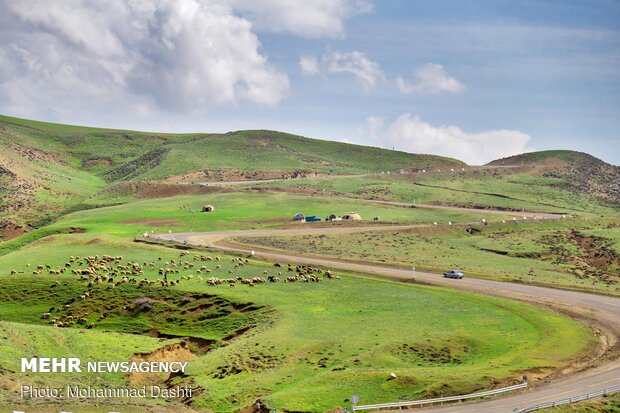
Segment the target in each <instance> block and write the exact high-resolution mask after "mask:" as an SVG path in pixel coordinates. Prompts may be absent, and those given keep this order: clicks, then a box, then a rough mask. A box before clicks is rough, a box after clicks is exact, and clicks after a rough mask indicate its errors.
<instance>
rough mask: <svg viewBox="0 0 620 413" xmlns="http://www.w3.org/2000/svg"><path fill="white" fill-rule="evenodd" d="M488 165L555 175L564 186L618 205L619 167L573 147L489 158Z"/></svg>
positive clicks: (548, 175)
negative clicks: (566, 149) (495, 158)
mask: <svg viewBox="0 0 620 413" xmlns="http://www.w3.org/2000/svg"><path fill="white" fill-rule="evenodd" d="M487 165H489V166H517V167H519V168H520V169H521V170H524V171H527V172H528V173H531V174H532V175H535V176H542V177H546V178H558V179H559V180H560V182H559V183H558V185H561V186H562V187H564V188H567V189H569V190H572V191H573V192H577V193H586V194H589V195H592V196H594V197H596V198H598V199H601V200H603V201H606V202H609V203H611V204H615V205H620V167H618V166H615V165H610V164H608V163H606V162H604V161H602V160H600V159H598V158H595V157H594V156H592V155H589V154H587V153H583V152H575V151H561V150H556V151H540V152H530V153H524V154H521V155H515V156H511V157H508V158H502V159H498V160H495V161H492V162H489V163H488V164H487Z"/></svg>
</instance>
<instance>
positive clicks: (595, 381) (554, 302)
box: [159, 225, 620, 413]
mask: <svg viewBox="0 0 620 413" xmlns="http://www.w3.org/2000/svg"><path fill="white" fill-rule="evenodd" d="M410 227H415V226H411V225H409V226H398V227H397V226H393V227H378V226H372V227H361V228H358V229H355V228H351V227H338V228H312V229H310V228H308V229H294V230H280V229H274V230H268V229H263V230H243V231H227V232H226V231H220V232H204V233H192V232H190V233H178V234H161V235H159V237H160V238H162V239H167V240H171V241H177V242H187V243H188V244H193V245H202V246H204V245H209V246H211V247H213V248H217V249H220V250H223V251H230V252H238V253H247V254H250V253H251V251H250V250H249V249H248V248H245V247H237V246H231V245H218V244H214V242H216V241H218V240H222V239H223V238H225V237H228V236H252V235H260V236H265V235H272V236H273V235H284V234H291V233H297V234H300V233H313V234H319V233H334V232H342V233H346V232H347V231H349V232H350V231H353V230H359V231H380V230H389V229H405V228H410ZM302 231H303V232H302ZM256 256H257V257H260V258H263V259H267V260H273V261H278V262H290V263H295V264H308V265H318V266H325V267H329V268H338V269H342V270H350V271H356V272H364V273H371V274H377V275H381V276H387V277H391V278H395V279H402V280H410V279H411V278H412V276H413V274H412V271H408V270H403V269H397V268H390V267H383V266H379V265H374V264H362V263H352V262H343V261H338V260H336V259H328V258H317V257H304V256H300V255H295V254H293V253H289V252H284V251H283V252H269V251H256ZM415 278H416V281H421V282H424V283H428V284H434V285H440V286H448V287H450V288H456V289H460V290H465V291H470V292H475V293H482V294H487V295H493V296H499V297H505V298H510V299H519V300H525V301H529V302H533V303H537V304H544V305H548V306H551V307H553V308H556V309H560V310H564V311H568V312H573V313H582V314H588V315H589V316H591V318H593V319H595V320H597V321H598V322H599V323H600V325H601V326H603V328H604V330H605V332H606V335H607V341H608V345H609V346H610V347H611V346H614V345H616V343H617V339H618V334H619V332H620V299H618V298H614V297H607V296H600V295H594V294H588V293H583V292H576V291H566V290H558V289H552V288H545V287H538V286H531V285H524V284H515V283H504V282H499V281H489V280H480V279H473V278H465V279H463V280H452V279H445V278H443V277H441V276H440V275H438V274H432V273H426V272H420V271H418V272H416V276H415ZM616 385H620V360H618V359H613V360H608V361H606V362H605V364H603V365H601V366H599V367H596V368H589V369H585V370H583V371H580V372H577V373H571V374H569V375H567V376H565V377H563V378H560V379H557V380H553V381H552V382H550V383H544V384H536V387H535V388H533V389H530V390H528V391H525V392H522V393H519V394H515V395H510V396H507V397H503V398H499V399H494V400H490V401H481V402H476V403H467V404H457V405H454V404H453V405H449V406H446V407H430V408H425V409H423V411H424V412H432V413H448V412H476V413H509V412H512V411H513V409H514V408H516V407H518V408H523V407H527V406H530V405H533V404H538V403H543V402H549V401H554V400H559V399H564V398H567V397H573V396H578V395H581V394H583V393H586V392H589V391H595V390H600V389H603V388H606V387H611V386H616ZM368 402H369V403H371V402H372V401H370V400H369V401H368ZM412 411H420V410H419V409H415V410H412Z"/></svg>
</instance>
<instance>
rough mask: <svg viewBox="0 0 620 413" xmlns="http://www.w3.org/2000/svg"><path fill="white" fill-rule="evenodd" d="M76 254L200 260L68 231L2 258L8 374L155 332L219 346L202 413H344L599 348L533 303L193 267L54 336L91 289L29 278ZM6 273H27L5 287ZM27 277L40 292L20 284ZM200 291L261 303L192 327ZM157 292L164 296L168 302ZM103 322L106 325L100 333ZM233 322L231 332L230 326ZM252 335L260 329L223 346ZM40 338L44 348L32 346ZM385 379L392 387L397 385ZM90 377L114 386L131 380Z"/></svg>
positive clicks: (119, 351)
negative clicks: (245, 411) (261, 406)
mask: <svg viewBox="0 0 620 413" xmlns="http://www.w3.org/2000/svg"><path fill="white" fill-rule="evenodd" d="M76 251H79V252H80V255H82V256H86V255H96V254H98V255H100V256H102V255H104V254H108V255H113V256H114V255H122V256H123V260H124V261H127V260H131V261H133V262H140V263H142V262H146V263H149V262H153V263H155V268H154V269H149V270H146V271H145V274H144V278H147V279H150V280H156V279H158V278H159V279H161V275H159V274H158V273H157V269H156V268H157V267H158V266H159V265H160V264H159V263H160V262H161V263H163V262H166V263H169V262H171V261H172V260H174V259H176V260H177V261H180V260H183V259H189V260H191V257H192V256H193V255H194V254H190V255H189V256H186V257H185V258H182V257H180V253H179V251H178V250H173V249H169V248H163V247H157V246H150V245H144V244H136V243H132V242H130V241H125V240H123V239H121V238H118V237H114V236H109V235H100V236H94V235H90V234H72V235H55V236H52V237H48V238H46V239H43V240H39V241H36V242H34V243H32V244H30V245H28V246H26V247H23V248H21V249H20V250H19V251H16V252H13V253H10V254H7V255H4V256H2V257H0V268H2V269H3V270H2V272H3V273H4V274H2V276H1V277H0V285H1V287H2V290H3V291H10V293H5V294H7V297H5V298H4V299H3V300H2V304H1V305H0V319H2V320H5V321H3V324H2V328H4V329H5V331H6V332H7V333H6V334H3V335H2V338H1V341H2V342H1V344H2V346H3V348H7V349H10V351H6V352H5V351H3V352H2V353H1V354H0V366H2V367H3V368H4V369H6V370H7V371H16V368H17V366H16V365H15V363H16V362H17V360H18V359H19V357H23V356H29V355H33V354H50V353H53V354H55V353H56V352H57V351H58V349H59V348H63V346H66V347H67V349H66V354H71V355H74V356H76V357H85V358H88V357H92V354H97V359H104V358H105V357H108V356H109V357H111V358H112V359H113V360H118V359H127V358H129V357H131V355H132V354H133V353H135V352H144V351H151V350H153V349H155V348H156V347H158V346H162V345H165V344H166V343H169V342H170V341H169V340H168V341H162V340H161V339H156V338H154V337H151V336H150V335H149V334H148V333H146V332H147V331H151V330H152V327H153V326H157V327H158V328H159V329H160V331H162V332H163V333H166V334H167V335H168V336H170V335H173V336H174V335H178V336H180V337H181V336H183V337H187V336H189V337H199V338H204V339H209V340H212V341H213V343H212V344H211V345H210V348H209V351H207V352H206V353H204V354H201V353H200V352H198V353H197V354H196V358H195V359H193V360H192V361H191V362H190V365H189V372H188V374H189V378H190V379H192V380H193V382H194V383H195V385H196V386H198V387H200V388H203V389H204V390H205V392H204V393H202V394H201V395H200V396H198V397H197V398H196V399H195V401H194V407H210V408H212V409H213V410H214V411H221V412H228V411H233V410H236V409H238V408H239V407H242V406H245V405H248V404H252V403H253V402H254V401H255V400H256V399H258V398H260V399H262V400H265V401H266V402H267V403H268V404H269V405H270V406H274V407H278V408H281V409H286V410H289V411H325V410H327V409H329V408H331V407H333V406H338V405H339V406H344V405H347V399H348V398H349V397H350V395H351V394H359V395H360V397H361V399H362V401H364V402H369V403H370V402H381V401H391V400H395V399H397V398H399V397H404V396H406V397H408V398H421V397H427V396H431V395H435V394H437V392H438V391H439V389H441V390H442V391H443V392H444V394H457V393H464V392H470V391H475V390H479V389H484V388H489V387H490V386H492V383H494V382H501V381H506V380H507V381H512V380H517V379H518V378H519V377H521V376H522V375H523V374H524V373H527V371H528V370H530V369H533V370H536V371H537V372H538V373H540V372H541V371H551V370H552V369H553V368H555V367H559V366H561V365H564V364H566V363H567V362H569V360H571V359H574V358H576V357H581V356H583V355H585V354H586V353H587V352H588V351H589V349H590V348H591V346H593V345H594V344H595V342H596V339H595V337H594V336H593V335H592V333H591V332H590V331H589V330H588V329H587V328H586V327H584V326H582V325H581V324H579V323H578V322H576V321H573V320H570V319H568V318H566V317H564V316H561V315H558V314H554V313H552V312H549V311H546V310H543V309H539V308H536V307H533V306H530V305H526V304H522V303H517V302H511V301H506V300H498V299H493V298H488V297H483V296H479V295H473V294H466V293H460V292H456V291H452V290H448V289H442V288H436V287H425V286H419V285H411V284H403V283H398V282H393V281H387V280H381V279H376V278H372V277H364V276H359V275H355V274H348V273H342V272H336V273H337V275H338V276H339V277H340V279H331V280H330V279H327V278H325V279H324V281H323V282H321V283H283V282H280V283H273V284H270V283H268V284H264V285H257V286H256V287H254V288H248V287H247V286H242V285H238V286H236V287H235V288H230V287H228V285H218V286H210V285H208V284H207V283H206V282H205V280H206V275H204V279H202V280H201V279H200V278H199V277H198V275H199V274H197V272H196V271H195V270H181V271H180V273H179V274H174V275H171V276H169V277H170V278H171V279H178V280H179V284H178V285H176V286H173V287H168V289H161V287H158V286H157V285H155V286H149V287H136V286H132V285H128V284H123V285H119V286H117V287H114V288H112V287H109V286H106V285H96V286H94V287H91V288H90V289H91V290H94V291H95V293H93V294H92V296H91V297H88V298H86V299H85V300H83V301H81V300H78V301H76V302H75V303H74V304H72V306H73V307H74V308H75V309H76V311H82V310H87V312H88V313H89V315H88V316H87V317H91V318H92V320H94V321H95V322H96V323H97V325H96V326H95V327H94V328H91V329H85V328H84V327H80V326H72V327H68V328H64V329H58V328H53V327H49V326H48V322H49V320H47V319H41V318H40V314H41V313H42V312H46V311H47V310H49V308H48V307H59V306H60V307H62V305H63V304H64V303H65V302H66V301H67V299H68V298H69V297H76V296H78V295H79V294H80V293H82V292H83V291H84V290H87V289H88V287H87V286H86V282H79V281H77V280H76V277H75V276H74V275H49V274H46V273H44V274H41V275H37V276H32V275H30V271H31V270H32V269H33V268H36V266H37V265H43V264H46V265H50V267H51V268H52V269H54V268H61V267H62V266H63V264H64V263H65V262H66V261H67V258H68V257H69V256H71V255H74V254H76ZM205 253H208V252H198V253H197V254H205ZM211 255H213V257H215V254H211ZM159 258H161V260H160V259H159ZM28 264H30V265H28ZM206 265H207V266H208V267H209V268H210V269H211V270H212V273H211V274H210V275H211V276H218V277H223V278H232V277H234V276H238V275H242V276H244V277H250V276H264V277H266V275H265V274H264V272H265V271H266V272H267V273H268V274H276V270H280V269H279V268H276V267H274V266H273V265H272V263H263V262H260V261H254V260H251V261H250V262H248V263H246V265H245V266H243V267H236V266H235V264H234V262H233V260H232V259H231V257H227V256H222V259H221V261H216V260H215V259H214V261H212V262H207V263H206ZM216 265H219V266H221V268H219V269H218V268H216ZM8 269H12V270H15V271H16V272H17V273H18V274H17V275H16V276H9V275H7V274H6V271H7V270H8ZM283 270H285V268H283ZM229 271H232V274H231V273H229ZM22 272H23V273H22ZM20 273H22V274H20ZM189 275H192V277H191V278H189V277H188V276H189ZM284 276H286V274H284ZM15 277H18V278H15ZM29 278H30V279H32V282H29V283H24V282H23V280H24V279H29ZM55 281H59V283H60V285H58V284H57V283H56V282H55ZM201 294H207V295H214V296H217V297H220V301H221V302H220V303H219V304H218V305H219V306H220V307H225V308H230V306H231V305H233V304H235V303H236V304H235V306H236V307H237V308H239V306H241V307H243V306H247V305H248V303H252V309H253V310H252V311H250V312H241V313H239V312H238V311H237V312H234V311H231V312H226V311H223V313H222V314H223V315H221V317H219V318H218V317H215V318H212V319H211V320H212V321H210V322H208V323H207V324H204V326H203V327H202V328H200V329H198V330H197V329H196V327H197V326H198V325H200V324H196V323H204V321H200V320H196V319H194V318H192V317H183V316H181V315H180V314H182V311H183V310H184V306H187V304H183V303H184V301H183V300H179V299H178V297H185V296H194V297H196V296H198V297H199V296H200V295H201ZM138 295H139V296H151V297H154V298H155V304H154V306H153V308H152V309H151V310H149V311H152V312H153V313H152V314H149V311H147V312H145V313H141V314H139V316H136V315H135V314H133V313H132V312H131V311H130V312H123V311H120V310H119V309H120V308H123V307H124V306H128V307H130V308H131V307H134V306H135V305H136V297H137V296H138ZM160 295H161V296H163V297H168V298H167V299H165V300H159V299H157V297H158V296H160ZM10 297H12V299H9V298H10ZM175 297H177V298H175ZM106 303H107V304H108V305H109V306H110V308H109V309H105V307H104V305H103V304H106ZM228 303H231V304H228ZM123 304H125V305H123ZM189 305H190V306H191V305H196V303H194V304H191V303H190V304H189ZM235 306H233V307H235ZM185 310H187V309H185ZM104 311H105V312H106V316H107V317H106V319H105V320H103V321H100V322H97V321H96V320H97V318H98V316H100V314H101V313H102V312H104ZM218 311H219V310H218ZM175 312H176V313H177V315H176V316H175V315H174V314H175ZM52 314H54V313H52ZM227 317H228V318H230V320H231V321H232V320H236V321H235V322H234V323H232V322H224V321H225V320H227ZM92 320H91V319H90V318H89V320H88V321H89V322H91V321H92ZM214 320H219V321H217V322H216V321H214ZM17 321H19V323H16V322H17ZM192 323H193V324H192ZM194 325H195V326H196V327H193V326H194ZM244 325H248V326H251V328H250V329H249V330H248V331H247V332H245V333H244V334H241V335H239V336H238V337H236V338H234V339H230V340H225V339H224V338H225V336H226V335H228V334H229V333H230V332H231V331H232V330H237V329H243V326H244ZM225 326H228V327H227V328H228V330H226V331H225V330H222V328H225ZM231 326H233V327H231ZM472 326H476V328H472ZM231 328H232V330H231ZM9 333H10V334H9ZM139 333H142V334H139ZM31 335H36V337H37V338H36V340H28V339H26V338H27V337H29V336H31ZM74 337H78V338H77V339H74ZM100 347H101V348H102V350H101V351H99V350H97V349H99V348H100ZM63 354H65V353H63ZM541 368H542V370H540V369H541ZM390 373H395V374H396V376H397V378H396V379H394V380H388V379H389V375H390ZM4 379H5V380H9V382H11V381H12V380H16V379H17V376H15V375H12V374H10V373H7V374H5V375H4ZM45 380H52V381H54V380H55V381H57V382H58V381H64V380H67V378H66V377H65V376H49V379H47V378H46V379H45ZM88 380H91V379H88ZM92 380H95V381H96V380H104V383H119V382H122V380H123V377H120V376H108V375H106V376H105V377H104V378H102V379H97V378H95V377H93V378H92ZM100 384H101V383H100Z"/></svg>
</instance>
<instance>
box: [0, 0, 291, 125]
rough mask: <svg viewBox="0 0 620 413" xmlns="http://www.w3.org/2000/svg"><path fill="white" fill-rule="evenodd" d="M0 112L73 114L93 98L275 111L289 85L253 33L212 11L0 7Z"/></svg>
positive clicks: (189, 2)
mask: <svg viewBox="0 0 620 413" xmlns="http://www.w3.org/2000/svg"><path fill="white" fill-rule="evenodd" d="M0 39H1V40H2V41H1V42H0V56H2V60H3V61H4V59H5V58H6V59H9V61H10V62H11V63H10V64H7V63H5V64H0V102H3V104H2V103H0V109H2V110H7V109H8V110H9V111H10V112H11V113H16V114H27V112H28V110H29V109H28V108H32V107H39V108H41V107H42V108H44V110H48V111H52V112H55V113H60V112H62V111H72V110H75V109H76V108H79V107H80V106H81V105H83V104H91V103H90V101H92V100H93V98H96V99H95V100H96V101H97V102H99V103H100V104H112V105H115V106H118V105H123V104H127V107H128V108H140V110H139V111H138V112H139V113H142V114H143V113H146V112H145V111H146V109H147V108H148V107H149V106H152V105H154V106H159V107H162V108H165V109H169V110H173V111H177V110H183V111H198V112H199V111H203V110H206V109H208V108H211V107H213V106H218V105H225V104H236V103H240V102H246V103H252V104H260V105H273V104H277V103H278V102H280V101H281V100H282V99H284V98H285V97H286V96H287V94H288V90H289V81H288V77H287V75H286V74H285V73H282V72H280V71H278V70H277V69H275V68H274V67H273V66H272V65H270V64H269V62H268V61H267V58H266V57H265V56H264V55H262V54H261V52H260V46H261V45H260V42H259V40H258V38H257V37H256V35H255V34H254V33H253V32H252V25H251V23H250V22H249V21H247V20H246V19H244V18H241V17H238V16H235V15H234V14H233V11H232V10H231V9H230V8H229V7H228V6H226V5H223V4H222V3H220V2H219V1H216V0H211V1H207V0H205V1H198V0H178V1H173V0H144V1H141V2H125V1H110V2H105V3H98V2H91V1H87V0H67V1H62V2H38V1H34V0H31V1H27V0H25V1H20V2H2V3H0Z"/></svg>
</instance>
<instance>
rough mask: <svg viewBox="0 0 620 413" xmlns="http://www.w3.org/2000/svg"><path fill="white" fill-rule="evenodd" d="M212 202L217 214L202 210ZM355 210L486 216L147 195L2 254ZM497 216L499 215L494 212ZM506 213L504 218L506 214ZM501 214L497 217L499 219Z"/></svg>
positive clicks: (286, 198)
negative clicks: (69, 236)
mask: <svg viewBox="0 0 620 413" xmlns="http://www.w3.org/2000/svg"><path fill="white" fill-rule="evenodd" d="M205 204H212V205H214V206H215V208H216V210H215V212H213V213H202V212H200V211H201V208H202V206H203V205H205ZM349 211H355V212H357V213H359V214H360V215H361V216H362V217H363V218H365V219H366V220H372V218H373V217H375V216H380V217H381V219H382V220H383V221H388V222H401V223H432V222H434V221H440V222H448V221H453V222H473V221H480V220H481V219H482V218H483V217H487V218H489V217H488V216H487V215H485V214H484V211H480V212H460V211H436V210H424V209H412V208H404V207H399V206H390V205H380V204H375V203H371V202H363V201H360V200H353V199H338V198H325V197H319V196H302V195H294V194H286V193H270V192H266V193H265V192H262V193H261V192H259V193H253V192H250V193H247V192H241V193H217V194H212V195H208V196H179V197H170V198H161V199H147V200H140V201H135V202H130V203H127V204H123V205H118V206H112V207H106V208H97V209H89V210H84V211H79V212H75V213H72V214H69V215H66V216H64V217H63V218H61V219H60V220H58V221H57V222H55V223H53V224H51V225H49V226H47V227H44V228H42V229H40V230H35V231H33V232H30V233H28V234H26V235H25V236H24V237H22V238H16V239H13V240H10V241H7V242H5V243H2V244H0V254H2V253H6V252H9V251H12V250H15V249H16V248H19V247H20V246H21V245H25V243H27V242H31V241H32V240H34V239H38V238H40V237H41V236H45V235H49V234H51V233H54V232H62V231H65V232H66V231H70V230H68V228H74V229H75V228H80V229H81V230H85V231H88V232H92V233H106V234H111V235H116V236H121V237H134V236H136V235H137V234H141V233H143V232H144V231H155V230H159V231H161V232H167V231H174V232H182V231H214V230H220V231H221V230H231V229H247V228H260V227H266V226H281V225H286V224H290V222H291V219H292V217H293V215H295V213H297V212H304V213H305V214H306V215H318V216H322V217H325V216H327V215H329V214H331V213H337V215H343V214H345V213H346V212H349ZM494 217H495V216H494ZM507 217H508V216H506V218H507ZM499 218H501V216H497V217H495V219H499Z"/></svg>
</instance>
